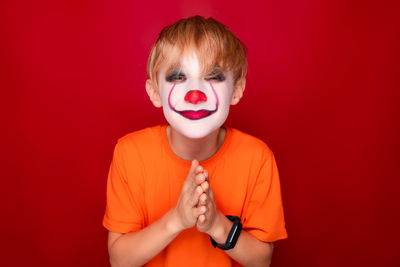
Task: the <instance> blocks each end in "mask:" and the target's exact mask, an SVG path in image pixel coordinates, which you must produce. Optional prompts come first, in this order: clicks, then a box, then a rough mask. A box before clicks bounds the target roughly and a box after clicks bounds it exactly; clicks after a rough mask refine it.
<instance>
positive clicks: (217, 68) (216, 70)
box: [207, 67, 223, 76]
mask: <svg viewBox="0 0 400 267" xmlns="http://www.w3.org/2000/svg"><path fill="white" fill-rule="evenodd" d="M218 74H223V73H222V71H221V68H220V67H215V68H214V69H213V70H212V71H211V72H210V73H209V74H207V76H214V75H218Z"/></svg>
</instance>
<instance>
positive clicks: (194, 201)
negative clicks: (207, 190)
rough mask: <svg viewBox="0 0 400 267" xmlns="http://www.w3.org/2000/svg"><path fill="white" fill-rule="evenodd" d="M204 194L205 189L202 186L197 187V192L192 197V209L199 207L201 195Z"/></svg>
mask: <svg viewBox="0 0 400 267" xmlns="http://www.w3.org/2000/svg"><path fill="white" fill-rule="evenodd" d="M202 193H203V188H201V186H197V187H196V188H195V190H194V191H193V193H192V196H191V198H190V204H191V205H192V207H194V206H197V205H198V203H199V200H200V195H201V194H202Z"/></svg>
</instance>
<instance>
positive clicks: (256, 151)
mask: <svg viewBox="0 0 400 267" xmlns="http://www.w3.org/2000/svg"><path fill="white" fill-rule="evenodd" d="M226 129H227V131H226V137H225V140H224V142H223V144H222V146H221V147H220V149H219V150H218V151H217V152H216V153H215V154H214V155H213V156H212V157H211V158H209V159H207V160H205V161H202V162H200V164H201V165H202V166H203V167H204V168H205V169H206V170H207V171H208V173H209V182H210V186H211V188H212V189H213V191H214V194H215V202H216V206H217V209H218V210H219V211H221V212H222V213H223V214H225V215H234V216H239V217H240V218H241V219H242V224H243V230H244V231H246V232H248V233H250V234H252V235H253V236H255V237H256V238H258V239H259V240H261V241H265V242H272V241H276V240H279V239H283V238H286V237H287V234H286V229H285V222H284V217H283V208H282V201H281V192H280V184H279V176H278V170H277V167H276V164H275V159H274V156H273V154H272V152H271V150H270V149H269V148H268V147H267V145H266V144H265V143H263V142H262V141H260V140H259V139H257V138H255V137H252V136H250V135H248V134H245V133H242V132H240V131H238V130H236V129H232V128H229V127H226ZM189 168H190V162H189V161H185V160H183V159H181V158H179V157H177V156H176V155H175V154H174V153H173V151H172V150H171V148H170V146H169V144H168V139H167V135H166V125H162V126H155V127H151V128H146V129H143V130H140V131H137V132H133V133H130V134H127V135H126V136H124V137H122V138H120V139H119V141H118V143H117V145H116V147H115V150H114V156H113V161H112V163H111V167H110V171H109V176H108V184H107V207H106V212H105V215H104V219H103V225H104V227H106V228H107V229H108V230H109V231H112V232H116V233H128V232H134V231H138V230H140V229H143V228H144V227H146V226H147V225H150V224H151V223H153V222H154V221H156V220H158V219H159V218H161V217H162V216H163V215H164V214H165V213H166V212H167V211H168V210H170V209H171V208H173V207H174V206H175V204H176V202H177V200H178V198H179V195H180V192H181V188H182V185H183V182H184V180H185V179H186V176H187V173H188V171H189ZM188 265H190V266H218V267H223V266H240V265H239V264H238V263H236V262H235V261H233V260H232V259H231V258H230V257H229V256H228V255H227V254H226V253H225V252H224V251H223V250H220V249H218V248H214V247H213V246H212V245H211V242H210V238H209V236H208V235H207V234H204V233H201V232H199V231H197V229H196V227H193V228H190V229H187V230H184V231H183V232H181V233H180V234H179V235H178V236H177V237H176V238H175V239H174V240H173V241H172V242H171V243H170V244H169V245H168V246H167V247H166V248H165V249H164V250H163V251H161V252H160V253H159V254H158V255H157V256H156V257H155V258H153V259H152V260H151V261H149V262H148V263H147V264H146V266H188Z"/></svg>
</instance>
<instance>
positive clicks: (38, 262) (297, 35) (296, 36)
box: [0, 0, 400, 267]
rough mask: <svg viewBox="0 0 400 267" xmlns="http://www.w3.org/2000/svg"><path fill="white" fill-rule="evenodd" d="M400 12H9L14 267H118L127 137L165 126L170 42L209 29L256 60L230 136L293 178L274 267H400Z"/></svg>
mask: <svg viewBox="0 0 400 267" xmlns="http://www.w3.org/2000/svg"><path fill="white" fill-rule="evenodd" d="M396 2H397V1H349V0H336V1H317V0H308V1H294V0H292V1H260V2H259V3H258V2H256V1H232V0H230V1H211V0H204V1H201V3H200V2H198V3H194V2H193V3H190V2H188V1H185V0H182V1H140V2H139V1H87V0H74V1H1V2H0V71H1V72H0V88H1V100H2V101H1V102H2V105H1V109H2V110H1V117H2V130H1V135H2V136H1V141H2V146H1V147H2V153H1V165H2V167H1V170H2V172H1V187H0V188H1V189H0V190H1V191H0V197H1V204H2V205H1V206H2V211H1V220H0V228H1V230H2V235H1V236H2V240H1V249H0V253H1V258H0V265H2V266H108V256H107V250H106V236H107V233H106V230H105V229H103V228H102V226H101V220H102V216H103V212H104V206H105V187H106V179H107V171H108V167H109V164H110V161H111V156H112V150H113V147H114V145H115V142H116V140H117V138H118V137H121V136H122V135H124V134H126V133H128V132H130V131H134V130H137V129H141V128H143V127H146V126H151V125H154V124H159V123H162V122H163V121H164V119H163V115H162V112H161V110H157V109H155V108H154V107H153V106H152V105H151V103H150V101H149V100H148V98H147V95H146V93H145V90H144V82H145V78H146V75H145V68H146V60H147V56H148V53H149V51H150V47H151V45H152V44H153V42H154V41H155V39H156V37H157V34H158V32H159V31H160V30H161V28H162V27H163V26H165V25H167V24H169V23H172V22H174V21H176V20H177V19H179V18H181V17H186V16H189V15H194V14H201V15H203V16H206V17H208V16H213V17H214V18H216V19H218V20H220V21H222V22H223V23H225V24H226V25H228V26H229V27H230V28H231V29H232V31H233V32H234V33H235V34H236V35H237V36H238V37H239V38H240V39H242V40H243V41H244V42H245V43H246V44H247V46H248V48H249V53H248V61H249V72H248V82H247V89H246V91H245V95H244V98H243V99H242V101H241V102H240V103H239V105H238V106H235V107H233V109H232V111H231V114H230V118H229V124H230V125H231V126H234V127H237V128H239V129H241V130H243V131H246V132H249V133H251V134H253V135H255V136H257V137H259V138H261V139H263V140H264V141H266V142H267V143H268V144H269V146H270V147H271V148H272V149H273V151H274V152H275V154H276V157H277V161H278V165H279V167H280V173H281V183H282V191H283V201H284V205H285V213H286V221H287V229H288V232H289V239H287V240H283V241H279V242H277V244H276V250H275V254H274V259H273V266H308V267H310V266H328V267H329V266H399V259H398V255H397V253H398V251H399V245H398V242H399V241H398V238H399V237H400V235H399V224H400V220H399V209H398V204H399V199H398V195H399V186H400V182H399V178H400V175H399V155H398V153H399V152H398V151H399V149H400V144H399V134H400V129H399V118H398V114H399V110H398V102H399V99H400V98H399V89H400V81H399V73H400V68H399V65H400V64H399V62H400V57H399V47H400V38H399V36H400V34H399V33H400V29H399V25H400V21H399V14H400V12H399V6H398V4H395V3H396Z"/></svg>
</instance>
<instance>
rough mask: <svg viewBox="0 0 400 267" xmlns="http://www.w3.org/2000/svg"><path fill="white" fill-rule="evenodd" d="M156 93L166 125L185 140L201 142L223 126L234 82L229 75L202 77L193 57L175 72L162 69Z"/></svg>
mask: <svg viewBox="0 0 400 267" xmlns="http://www.w3.org/2000/svg"><path fill="white" fill-rule="evenodd" d="M158 84H159V89H160V96H161V102H162V106H163V111H164V116H165V118H166V119H167V121H168V123H169V124H170V125H171V127H173V128H174V129H175V130H177V131H178V132H179V133H181V134H183V135H184V136H186V137H188V138H202V137H205V136H207V135H209V134H210V133H212V132H213V131H215V130H216V129H218V128H219V127H221V126H222V124H223V123H224V122H225V120H226V118H227V117H228V113H229V106H230V104H231V99H232V93H233V90H234V82H233V77H232V73H231V72H219V71H218V69H215V70H214V71H212V72H211V73H209V74H207V75H203V74H202V73H201V68H200V66H199V62H198V59H197V56H196V54H191V55H185V56H184V57H182V60H181V62H180V66H177V67H176V69H172V70H167V69H166V68H163V69H161V71H160V75H159V82H158Z"/></svg>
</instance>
